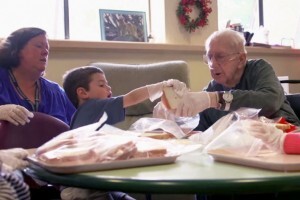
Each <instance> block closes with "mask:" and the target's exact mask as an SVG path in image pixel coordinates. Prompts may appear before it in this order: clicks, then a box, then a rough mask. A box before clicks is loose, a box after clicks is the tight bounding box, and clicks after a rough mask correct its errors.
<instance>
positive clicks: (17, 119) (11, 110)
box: [0, 104, 33, 126]
mask: <svg viewBox="0 0 300 200" xmlns="http://www.w3.org/2000/svg"><path fill="white" fill-rule="evenodd" d="M32 117H33V113H32V112H30V111H28V110H27V109H26V108H24V107H23V106H19V105H16V104H7V105H1V106H0V120H6V121H9V122H10V123H12V124H14V125H16V126H18V125H19V124H21V125H24V124H25V123H29V122H30V120H29V118H32Z"/></svg>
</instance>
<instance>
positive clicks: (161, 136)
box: [140, 131, 175, 140]
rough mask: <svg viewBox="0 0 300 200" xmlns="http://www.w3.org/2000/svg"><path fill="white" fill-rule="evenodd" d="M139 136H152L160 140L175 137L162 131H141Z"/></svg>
mask: <svg viewBox="0 0 300 200" xmlns="http://www.w3.org/2000/svg"><path fill="white" fill-rule="evenodd" d="M140 136H141V137H149V138H154V139H160V140H165V139H170V138H175V136H174V135H172V134H171V133H168V132H164V131H147V132H145V133H142V134H141V135H140Z"/></svg>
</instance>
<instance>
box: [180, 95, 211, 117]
mask: <svg viewBox="0 0 300 200" xmlns="http://www.w3.org/2000/svg"><path fill="white" fill-rule="evenodd" d="M210 107H211V100H210V96H209V93H208V92H187V93H185V94H184V95H183V97H182V100H181V102H180V103H179V104H178V106H177V109H176V112H175V115H176V116H181V117H193V116H195V115H197V114H198V113H199V112H202V111H203V110H205V109H207V108H210Z"/></svg>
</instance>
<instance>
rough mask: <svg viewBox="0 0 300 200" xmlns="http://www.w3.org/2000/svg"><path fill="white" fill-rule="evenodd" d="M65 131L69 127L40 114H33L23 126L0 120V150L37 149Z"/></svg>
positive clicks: (53, 118)
mask: <svg viewBox="0 0 300 200" xmlns="http://www.w3.org/2000/svg"><path fill="white" fill-rule="evenodd" d="M67 130H69V125H67V124H66V123H65V122H63V121H61V120H59V119H57V118H55V117H52V116H50V115H47V114H44V113H40V112H34V117H33V118H32V119H31V120H30V122H29V123H27V124H25V125H24V126H22V125H19V126H15V125H13V124H12V123H10V122H8V121H4V120H0V149H7V148H15V147H21V148H25V149H31V148H37V147H39V146H41V145H42V144H44V143H45V142H47V141H49V140H50V139H52V138H53V137H55V136H57V135H59V134H60V133H62V132H65V131H67Z"/></svg>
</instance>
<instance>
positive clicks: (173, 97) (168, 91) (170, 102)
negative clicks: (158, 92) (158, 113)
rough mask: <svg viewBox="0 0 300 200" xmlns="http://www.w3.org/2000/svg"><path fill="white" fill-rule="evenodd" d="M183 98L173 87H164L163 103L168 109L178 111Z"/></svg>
mask: <svg viewBox="0 0 300 200" xmlns="http://www.w3.org/2000/svg"><path fill="white" fill-rule="evenodd" d="M180 101H181V97H180V96H179V95H178V94H177V93H176V92H175V91H174V89H173V87H164V89H163V95H162V97H161V102H162V103H163V104H164V106H165V107H166V108H167V109H176V108H177V106H178V104H179V102H180Z"/></svg>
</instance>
